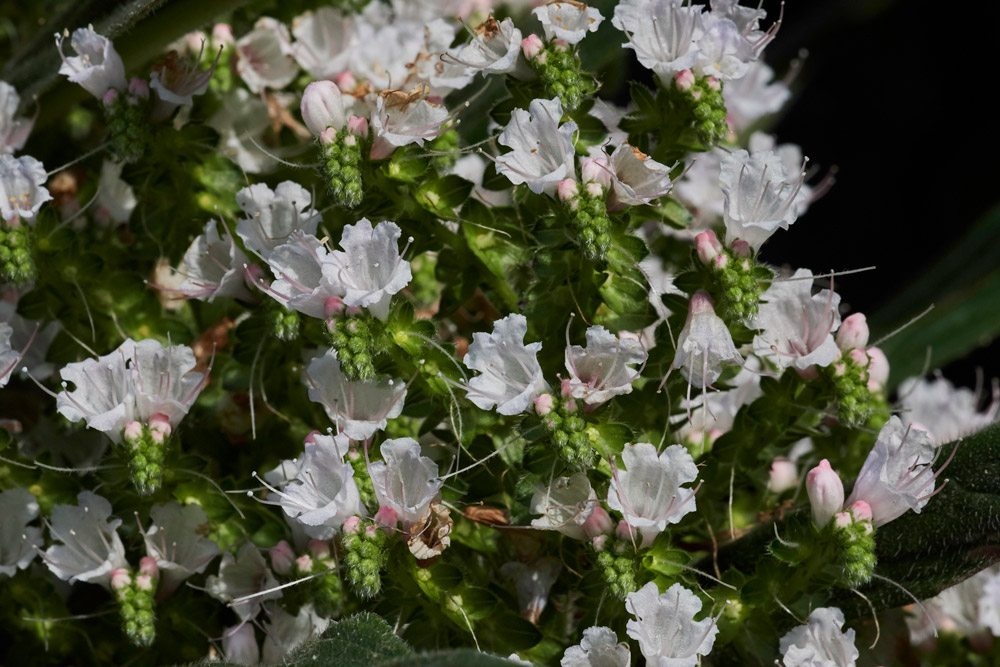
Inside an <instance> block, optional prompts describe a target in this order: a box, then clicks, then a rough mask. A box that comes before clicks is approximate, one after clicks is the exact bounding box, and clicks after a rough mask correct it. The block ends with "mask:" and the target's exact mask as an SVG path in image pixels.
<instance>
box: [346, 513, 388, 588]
mask: <svg viewBox="0 0 1000 667" xmlns="http://www.w3.org/2000/svg"><path fill="white" fill-rule="evenodd" d="M348 521H350V519H348ZM345 528H346V524H345ZM352 530H353V531H354V532H350V533H348V532H346V530H345V533H344V535H343V537H342V538H341V545H342V546H343V547H344V566H345V567H346V569H347V580H348V581H349V582H350V583H351V588H353V589H354V593H355V594H356V595H357V596H358V597H361V598H365V599H367V598H372V597H375V596H376V595H378V594H379V591H381V590H382V569H383V568H384V567H385V565H386V562H387V561H388V560H389V538H388V536H386V534H385V533H384V532H382V530H381V529H380V528H379V527H378V526H377V525H376V524H375V523H374V522H372V521H365V520H362V521H359V522H357V523H356V524H355V526H354V527H353V528H352Z"/></svg>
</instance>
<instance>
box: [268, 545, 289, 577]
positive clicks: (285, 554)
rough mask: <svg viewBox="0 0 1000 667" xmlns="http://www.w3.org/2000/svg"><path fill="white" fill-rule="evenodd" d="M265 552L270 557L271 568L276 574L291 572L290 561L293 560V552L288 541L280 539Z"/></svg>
mask: <svg viewBox="0 0 1000 667" xmlns="http://www.w3.org/2000/svg"><path fill="white" fill-rule="evenodd" d="M267 553H268V555H269V556H270V557H271V569H272V570H274V571H275V572H277V573H278V574H291V572H292V563H294V562H295V552H294V551H292V547H291V546H290V545H289V544H288V542H286V541H285V540H281V541H280V542H278V543H277V544H275V545H274V546H273V547H271V548H270V549H268V551H267Z"/></svg>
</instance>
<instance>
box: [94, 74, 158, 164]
mask: <svg viewBox="0 0 1000 667" xmlns="http://www.w3.org/2000/svg"><path fill="white" fill-rule="evenodd" d="M137 82H141V83H137ZM144 84H145V81H142V80H141V79H133V80H132V84H130V85H129V92H127V93H119V92H118V91H117V90H115V89H114V88H109V89H108V90H107V92H105V94H104V97H103V100H102V101H103V102H104V117H105V120H106V121H107V124H108V140H109V142H110V144H111V152H112V153H114V154H115V155H116V156H118V158H119V159H120V160H121V161H122V162H135V161H137V160H138V159H139V158H141V157H142V156H143V154H144V153H145V152H146V148H147V146H149V141H150V120H149V114H150V102H149V87H148V84H146V85H144Z"/></svg>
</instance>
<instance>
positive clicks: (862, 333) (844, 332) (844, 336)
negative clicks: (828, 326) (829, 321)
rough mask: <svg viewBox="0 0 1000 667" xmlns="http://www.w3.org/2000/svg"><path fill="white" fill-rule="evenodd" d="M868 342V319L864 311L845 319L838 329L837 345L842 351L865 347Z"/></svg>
mask: <svg viewBox="0 0 1000 667" xmlns="http://www.w3.org/2000/svg"><path fill="white" fill-rule="evenodd" d="M867 344H868V321H867V320H866V319H865V316H864V315H863V314H862V313H854V314H853V315H851V316H850V317H847V318H845V319H844V321H843V322H842V323H841V324H840V329H838V330H837V347H839V348H840V351H841V352H847V351H848V350H853V349H856V348H857V349H861V350H863V349H864V348H865V345H867Z"/></svg>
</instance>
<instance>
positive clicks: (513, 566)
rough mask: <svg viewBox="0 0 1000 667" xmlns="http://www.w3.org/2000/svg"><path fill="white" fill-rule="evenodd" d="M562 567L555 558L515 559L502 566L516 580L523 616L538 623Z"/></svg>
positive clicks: (501, 569) (519, 605) (515, 584)
mask: <svg viewBox="0 0 1000 667" xmlns="http://www.w3.org/2000/svg"><path fill="white" fill-rule="evenodd" d="M561 569H562V565H561V564H560V563H559V561H558V560H557V559H555V558H539V559H538V560H536V561H533V562H531V563H521V562H518V561H513V562H510V563H504V564H503V565H502V566H501V567H500V572H501V573H502V574H504V575H505V576H506V577H507V578H509V579H512V580H513V581H514V589H515V590H516V591H517V605H518V607H520V608H521V616H522V617H524V618H525V619H527V620H528V621H530V622H531V623H534V624H537V623H538V619H539V617H540V616H541V615H542V612H543V611H545V607H546V606H547V605H548V602H549V592H550V591H551V590H552V586H553V584H555V583H556V579H558V578H559V570H561Z"/></svg>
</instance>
